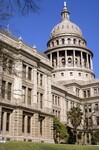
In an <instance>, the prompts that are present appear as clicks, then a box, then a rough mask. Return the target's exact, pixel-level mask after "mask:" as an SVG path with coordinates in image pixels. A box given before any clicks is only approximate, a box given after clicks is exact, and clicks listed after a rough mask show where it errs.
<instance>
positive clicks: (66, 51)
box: [65, 50, 67, 66]
mask: <svg viewBox="0 0 99 150" xmlns="http://www.w3.org/2000/svg"><path fill="white" fill-rule="evenodd" d="M65 66H67V50H65Z"/></svg>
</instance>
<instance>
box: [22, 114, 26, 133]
mask: <svg viewBox="0 0 99 150" xmlns="http://www.w3.org/2000/svg"><path fill="white" fill-rule="evenodd" d="M24 129H25V115H23V118H22V132H24Z"/></svg>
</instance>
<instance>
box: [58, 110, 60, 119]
mask: <svg viewBox="0 0 99 150" xmlns="http://www.w3.org/2000/svg"><path fill="white" fill-rule="evenodd" d="M58 118H59V119H60V111H58Z"/></svg>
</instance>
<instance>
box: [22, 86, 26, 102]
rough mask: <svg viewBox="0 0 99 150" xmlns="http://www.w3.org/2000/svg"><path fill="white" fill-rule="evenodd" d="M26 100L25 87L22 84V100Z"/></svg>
mask: <svg viewBox="0 0 99 150" xmlns="http://www.w3.org/2000/svg"><path fill="white" fill-rule="evenodd" d="M25 101H26V87H24V86H22V102H23V103H25Z"/></svg>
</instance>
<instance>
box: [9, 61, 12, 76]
mask: <svg viewBox="0 0 99 150" xmlns="http://www.w3.org/2000/svg"><path fill="white" fill-rule="evenodd" d="M12 69H13V61H12V60H9V63H8V72H9V73H10V74H11V73H12Z"/></svg>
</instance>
